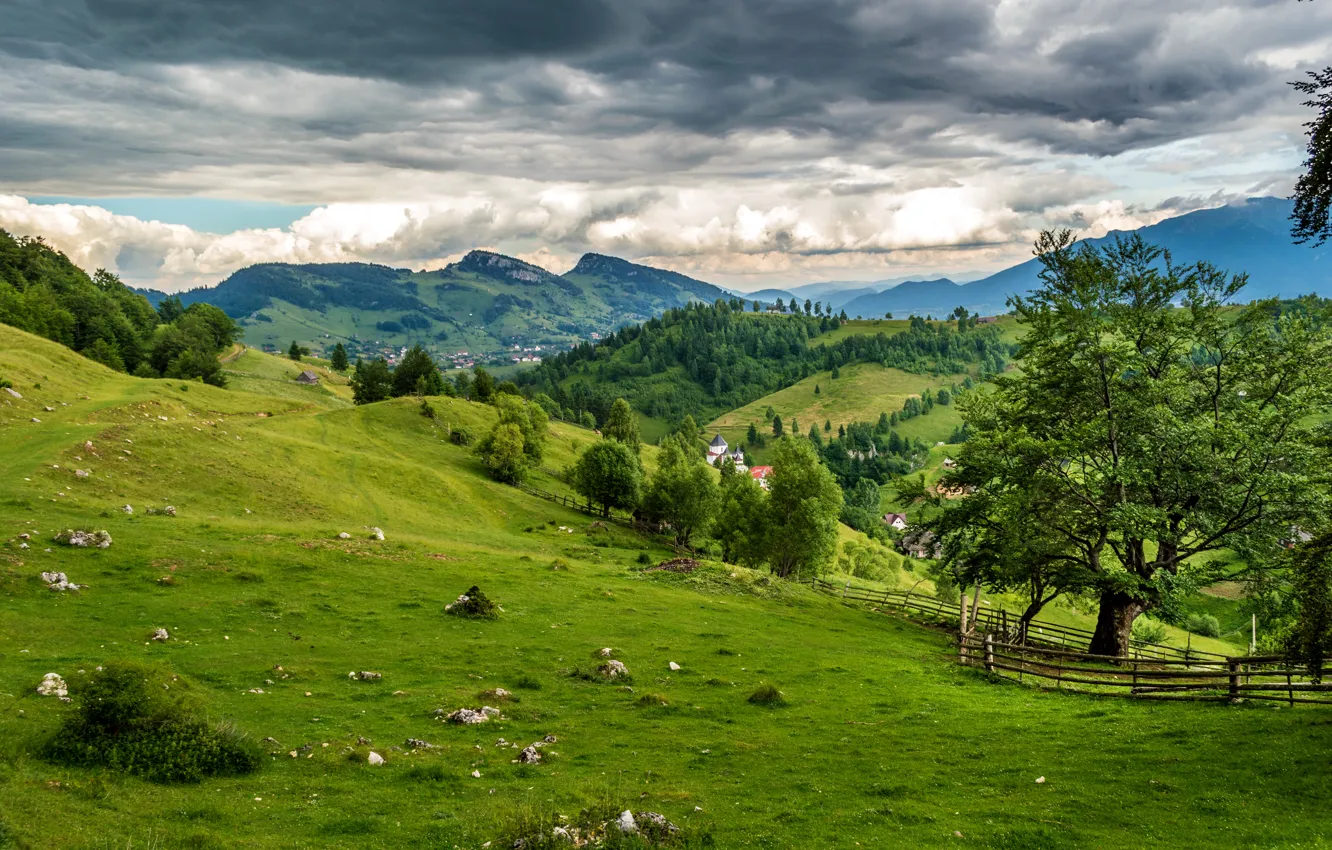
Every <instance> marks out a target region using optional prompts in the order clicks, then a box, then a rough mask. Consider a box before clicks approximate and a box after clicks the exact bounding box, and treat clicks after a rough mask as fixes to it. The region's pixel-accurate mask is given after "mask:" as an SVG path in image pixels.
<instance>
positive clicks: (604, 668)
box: [597, 659, 629, 679]
mask: <svg viewBox="0 0 1332 850" xmlns="http://www.w3.org/2000/svg"><path fill="white" fill-rule="evenodd" d="M597 669H598V670H600V671H601V674H602V675H603V676H605V677H606V678H607V679H618V678H620V677H621V676H628V675H629V668H628V667H625V666H624V662H622V661H616V660H615V659H611V660H610V661H607V662H606V663H605V664H603V665H601V666H600V667H598V668H597Z"/></svg>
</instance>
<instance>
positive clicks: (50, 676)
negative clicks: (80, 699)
mask: <svg viewBox="0 0 1332 850" xmlns="http://www.w3.org/2000/svg"><path fill="white" fill-rule="evenodd" d="M37 693H38V695H39V696H44V697H59V698H60V699H61V700H62V701H63V702H69V686H68V685H66V684H65V680H64V678H62V677H61V675H60V674H59V673H47V674H46V675H45V676H43V677H42V683H41V684H40V685H38V686H37Z"/></svg>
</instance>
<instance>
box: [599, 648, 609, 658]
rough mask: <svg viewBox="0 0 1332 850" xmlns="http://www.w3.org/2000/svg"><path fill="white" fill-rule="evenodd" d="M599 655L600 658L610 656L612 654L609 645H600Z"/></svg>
mask: <svg viewBox="0 0 1332 850" xmlns="http://www.w3.org/2000/svg"><path fill="white" fill-rule="evenodd" d="M600 655H601V657H602V658H610V657H611V655H612V652H611V648H610V647H609V646H606V647H602V649H601V652H600Z"/></svg>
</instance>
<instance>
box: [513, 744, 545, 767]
mask: <svg viewBox="0 0 1332 850" xmlns="http://www.w3.org/2000/svg"><path fill="white" fill-rule="evenodd" d="M518 761H519V763H521V764H539V763H540V762H541V751H540V750H538V749H537V748H536V746H535V745H533V746H530V747H526V748H524V749H523V751H522V752H521V753H519V754H518Z"/></svg>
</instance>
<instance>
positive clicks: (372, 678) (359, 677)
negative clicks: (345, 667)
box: [347, 670, 384, 682]
mask: <svg viewBox="0 0 1332 850" xmlns="http://www.w3.org/2000/svg"><path fill="white" fill-rule="evenodd" d="M347 678H348V679H351V680H352V681H353V682H378V681H379V680H380V679H383V678H384V674H383V673H376V672H375V671H373V670H360V671H357V670H353V671H351V672H350V673H348V674H347Z"/></svg>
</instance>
